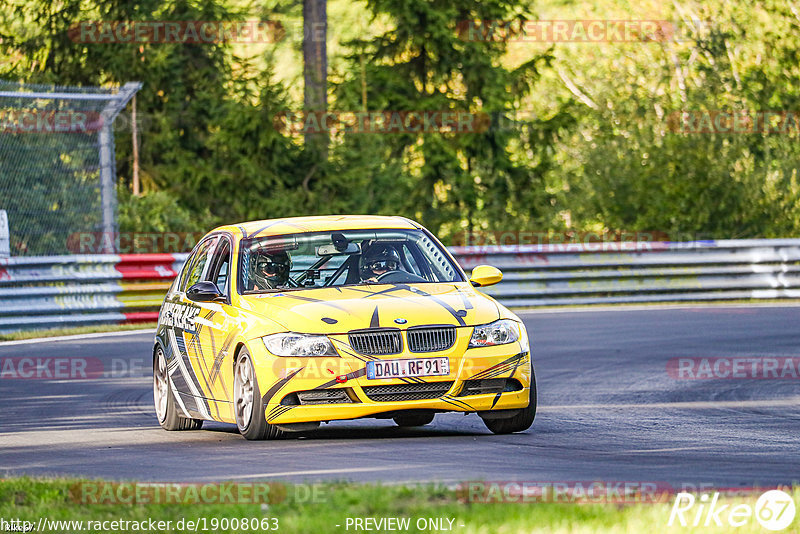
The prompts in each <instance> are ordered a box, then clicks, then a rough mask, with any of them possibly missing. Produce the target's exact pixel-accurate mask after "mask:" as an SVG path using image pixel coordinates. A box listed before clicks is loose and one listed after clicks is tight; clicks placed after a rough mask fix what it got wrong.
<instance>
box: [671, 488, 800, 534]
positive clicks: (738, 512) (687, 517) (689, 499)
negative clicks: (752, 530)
mask: <svg viewBox="0 0 800 534" xmlns="http://www.w3.org/2000/svg"><path fill="white" fill-rule="evenodd" d="M698 501H699V502H698ZM794 516H795V504H794V500H793V499H792V496H791V495H789V494H788V493H786V492H785V491H781V490H770V491H767V492H766V493H764V494H762V495H761V496H760V497H759V498H758V500H757V501H756V505H755V509H753V507H752V506H751V505H749V504H747V503H742V504H737V505H735V506H733V505H731V504H720V503H719V493H718V492H715V493H714V494H713V496H709V495H708V494H707V493H704V494H702V495H701V496H700V498H699V499H698V498H697V497H695V496H694V495H692V494H691V493H683V492H681V493H678V494H677V495H675V504H673V506H672V512H671V513H670V514H669V521H668V522H667V525H668V526H672V525H673V524H674V523H675V520H676V519H677V521H678V523H679V524H680V525H681V526H683V527H685V526H689V525H691V526H693V527H698V526H703V527H709V526H717V527H722V526H729V527H733V528H735V527H742V526H745V525H747V524H748V523H752V521H753V518H755V520H756V521H758V523H759V524H760V525H761V526H762V527H764V528H765V529H767V530H773V531H778V530H783V529H785V528H786V527H788V526H789V525H791V524H792V521H794Z"/></svg>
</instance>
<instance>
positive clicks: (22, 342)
mask: <svg viewBox="0 0 800 534" xmlns="http://www.w3.org/2000/svg"><path fill="white" fill-rule="evenodd" d="M155 333H156V331H155V330H151V329H144V330H125V331H122V332H93V333H91V334H73V335H70V336H53V337H37V338H34V339H19V340H17V341H0V347H7V346H10V345H28V344H31V343H49V342H50V341H80V340H81V339H95V338H99V337H117V336H130V335H135V334H153V335H155Z"/></svg>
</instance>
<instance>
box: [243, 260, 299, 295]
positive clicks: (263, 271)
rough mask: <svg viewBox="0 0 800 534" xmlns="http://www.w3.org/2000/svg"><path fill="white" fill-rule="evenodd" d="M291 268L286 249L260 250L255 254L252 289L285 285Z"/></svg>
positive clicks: (260, 289)
mask: <svg viewBox="0 0 800 534" xmlns="http://www.w3.org/2000/svg"><path fill="white" fill-rule="evenodd" d="M291 268H292V259H291V258H290V257H289V255H288V254H287V253H286V251H283V250H281V251H279V252H270V253H266V252H261V253H260V254H259V255H258V256H256V262H255V272H254V273H253V280H254V284H253V289H255V290H257V291H263V290H266V289H275V288H277V287H281V286H284V285H286V282H287V281H288V280H289V271H290V270H291Z"/></svg>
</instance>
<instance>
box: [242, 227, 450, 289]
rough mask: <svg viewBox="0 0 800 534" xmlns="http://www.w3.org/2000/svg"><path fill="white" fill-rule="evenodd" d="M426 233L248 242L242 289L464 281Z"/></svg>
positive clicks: (366, 233) (295, 236)
mask: <svg viewBox="0 0 800 534" xmlns="http://www.w3.org/2000/svg"><path fill="white" fill-rule="evenodd" d="M463 281H464V279H463V276H462V275H461V273H460V271H459V270H458V268H457V267H456V266H455V265H454V264H453V262H452V260H451V259H450V257H449V256H448V255H447V254H446V253H445V251H444V250H442V248H441V246H440V245H439V244H438V243H437V242H435V241H434V240H433V239H431V238H430V237H429V236H428V235H427V234H426V233H425V232H423V231H422V230H345V231H334V232H330V231H329V232H310V233H299V234H286V235H281V236H269V237H263V238H251V239H242V241H241V246H240V255H239V291H240V292H241V293H244V294H247V293H261V292H271V291H286V290H293V289H313V288H321V287H341V286H350V285H362V284H395V283H397V284H403V283H405V284H410V283H414V284H416V283H431V282H463Z"/></svg>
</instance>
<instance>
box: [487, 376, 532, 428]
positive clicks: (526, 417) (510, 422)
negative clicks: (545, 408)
mask: <svg viewBox="0 0 800 534" xmlns="http://www.w3.org/2000/svg"><path fill="white" fill-rule="evenodd" d="M528 398H529V399H530V402H529V403H528V406H527V407H526V408H523V409H522V410H521V411H520V412H519V413H518V414H517V415H515V416H514V417H509V418H508V419H484V420H483V424H485V425H486V428H488V429H489V430H491V431H492V433H493V434H512V433H514V432H523V431H525V430H528V429H529V428H530V427H531V425H532V424H533V420H534V419H535V418H536V376H535V375H534V374H533V367H531V387H530V389H529V397H528Z"/></svg>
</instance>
